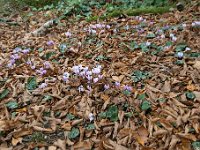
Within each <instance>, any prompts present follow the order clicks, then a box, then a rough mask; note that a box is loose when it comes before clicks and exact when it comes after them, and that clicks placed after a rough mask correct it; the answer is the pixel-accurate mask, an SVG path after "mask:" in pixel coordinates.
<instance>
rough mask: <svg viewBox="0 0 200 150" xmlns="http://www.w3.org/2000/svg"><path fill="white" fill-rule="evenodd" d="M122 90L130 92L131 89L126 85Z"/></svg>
mask: <svg viewBox="0 0 200 150" xmlns="http://www.w3.org/2000/svg"><path fill="white" fill-rule="evenodd" d="M124 90H127V91H131V90H132V87H131V86H128V85H125V86H124Z"/></svg>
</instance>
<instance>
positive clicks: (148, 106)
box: [141, 101, 151, 111]
mask: <svg viewBox="0 0 200 150" xmlns="http://www.w3.org/2000/svg"><path fill="white" fill-rule="evenodd" d="M141 109H142V110H143V111H147V110H150V109H151V103H150V102H149V101H143V102H142V104H141Z"/></svg>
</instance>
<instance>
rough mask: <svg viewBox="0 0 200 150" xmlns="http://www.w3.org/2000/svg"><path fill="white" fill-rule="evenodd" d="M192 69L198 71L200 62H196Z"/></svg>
mask: <svg viewBox="0 0 200 150" xmlns="http://www.w3.org/2000/svg"><path fill="white" fill-rule="evenodd" d="M193 67H194V68H196V69H197V70H200V61H196V62H195V63H194V65H193Z"/></svg>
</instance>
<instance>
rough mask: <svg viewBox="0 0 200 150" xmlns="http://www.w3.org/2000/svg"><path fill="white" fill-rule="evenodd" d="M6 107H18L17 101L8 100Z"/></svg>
mask: <svg viewBox="0 0 200 150" xmlns="http://www.w3.org/2000/svg"><path fill="white" fill-rule="evenodd" d="M6 107H8V108H9V109H15V108H17V107H18V103H17V102H15V101H14V102H8V103H7V104H6Z"/></svg>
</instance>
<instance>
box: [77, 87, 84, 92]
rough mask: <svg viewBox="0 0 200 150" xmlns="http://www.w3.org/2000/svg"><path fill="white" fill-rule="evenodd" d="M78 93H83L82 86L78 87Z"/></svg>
mask: <svg viewBox="0 0 200 150" xmlns="http://www.w3.org/2000/svg"><path fill="white" fill-rule="evenodd" d="M78 91H79V93H80V92H84V87H83V85H80V86H79V87H78Z"/></svg>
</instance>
